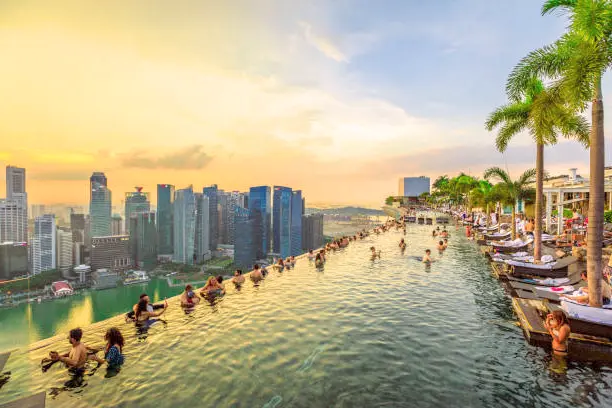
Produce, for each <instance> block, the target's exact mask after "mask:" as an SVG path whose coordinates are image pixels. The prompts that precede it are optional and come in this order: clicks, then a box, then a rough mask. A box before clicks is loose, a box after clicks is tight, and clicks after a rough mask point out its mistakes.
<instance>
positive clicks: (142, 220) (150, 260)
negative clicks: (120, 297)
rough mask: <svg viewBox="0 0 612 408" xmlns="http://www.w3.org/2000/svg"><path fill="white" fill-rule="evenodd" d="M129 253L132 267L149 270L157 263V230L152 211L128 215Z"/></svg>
mask: <svg viewBox="0 0 612 408" xmlns="http://www.w3.org/2000/svg"><path fill="white" fill-rule="evenodd" d="M130 248H131V250H130V255H131V256H132V260H133V262H134V267H136V268H139V269H142V270H145V271H150V270H152V269H153V268H155V265H156V264H157V231H156V228H155V213H154V212H137V213H133V214H132V215H131V216H130Z"/></svg>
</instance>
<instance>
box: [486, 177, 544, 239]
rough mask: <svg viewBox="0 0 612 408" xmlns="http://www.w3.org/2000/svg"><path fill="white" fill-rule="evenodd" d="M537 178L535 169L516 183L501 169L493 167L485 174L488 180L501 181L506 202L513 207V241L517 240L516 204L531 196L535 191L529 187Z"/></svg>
mask: <svg viewBox="0 0 612 408" xmlns="http://www.w3.org/2000/svg"><path fill="white" fill-rule="evenodd" d="M535 176H536V170H535V169H529V170H527V171H525V172H524V173H523V174H521V176H520V177H519V178H518V179H517V180H516V181H513V180H512V179H511V178H510V174H508V172H506V171H505V170H503V169H501V168H499V167H491V168H489V169H487V170H486V171H485V173H484V178H485V179H486V180H489V179H497V180H498V181H499V184H501V186H500V187H501V188H503V190H504V191H505V195H506V198H507V200H504V201H506V202H507V203H509V204H511V205H512V239H516V203H517V202H518V201H519V200H521V201H524V200H525V199H526V198H527V197H529V196H530V195H531V192H532V190H533V189H532V188H531V187H529V184H531V183H533V182H534V181H535Z"/></svg>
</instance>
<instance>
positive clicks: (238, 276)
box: [232, 269, 244, 287]
mask: <svg viewBox="0 0 612 408" xmlns="http://www.w3.org/2000/svg"><path fill="white" fill-rule="evenodd" d="M232 283H233V284H234V285H236V287H240V286H242V284H243V283H244V275H242V269H236V272H234V277H233V278H232Z"/></svg>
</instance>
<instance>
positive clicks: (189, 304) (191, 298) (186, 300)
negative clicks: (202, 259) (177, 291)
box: [180, 285, 200, 309]
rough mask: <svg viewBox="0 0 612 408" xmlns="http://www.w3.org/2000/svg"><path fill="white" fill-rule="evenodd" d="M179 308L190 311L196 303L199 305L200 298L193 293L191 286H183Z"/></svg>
mask: <svg viewBox="0 0 612 408" xmlns="http://www.w3.org/2000/svg"><path fill="white" fill-rule="evenodd" d="M180 301H181V307H183V308H185V309H191V308H193V307H194V306H195V305H197V304H198V303H200V298H199V297H198V295H197V294H196V293H195V292H194V291H193V286H191V285H187V286H185V291H184V292H183V293H182V294H181V297H180Z"/></svg>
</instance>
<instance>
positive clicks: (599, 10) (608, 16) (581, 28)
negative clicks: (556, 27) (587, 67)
mask: <svg viewBox="0 0 612 408" xmlns="http://www.w3.org/2000/svg"><path fill="white" fill-rule="evenodd" d="M611 24H612V2H610V1H609V0H589V1H580V2H577V4H576V6H575V7H573V8H572V12H571V25H570V30H572V31H574V32H576V33H579V34H581V35H583V36H584V38H585V39H586V40H588V41H590V42H601V41H606V39H607V38H609V36H610V33H611V31H612V25H611Z"/></svg>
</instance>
